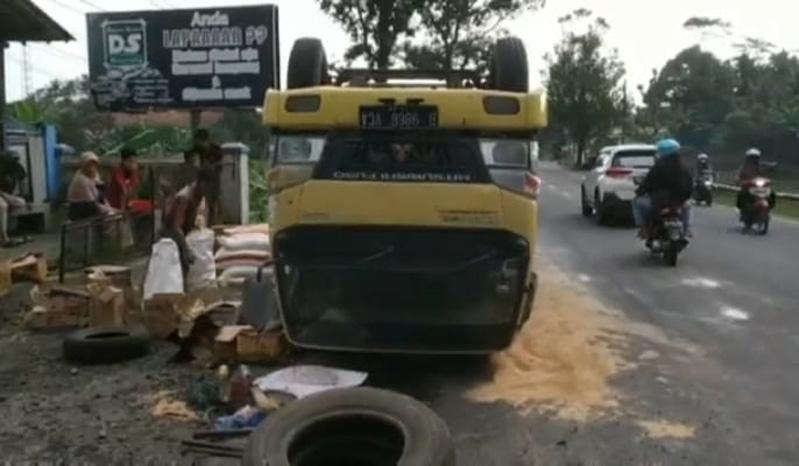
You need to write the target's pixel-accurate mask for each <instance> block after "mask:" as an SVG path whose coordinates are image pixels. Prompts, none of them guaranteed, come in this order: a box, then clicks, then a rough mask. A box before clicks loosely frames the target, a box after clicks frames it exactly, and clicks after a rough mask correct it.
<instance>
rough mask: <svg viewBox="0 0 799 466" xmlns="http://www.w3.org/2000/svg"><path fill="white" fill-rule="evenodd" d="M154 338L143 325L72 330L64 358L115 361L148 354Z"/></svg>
mask: <svg viewBox="0 0 799 466" xmlns="http://www.w3.org/2000/svg"><path fill="white" fill-rule="evenodd" d="M149 350H150V340H149V338H148V336H147V333H146V332H145V331H144V329H143V328H127V327H89V328H86V329H83V330H78V331H76V332H73V333H71V334H69V335H68V336H67V337H66V338H65V339H64V343H63V351H64V359H66V360H67V361H71V362H77V363H82V364H111V363H115V362H121V361H127V360H128V359H134V358H138V357H141V356H144V355H145V354H147V352H148V351H149Z"/></svg>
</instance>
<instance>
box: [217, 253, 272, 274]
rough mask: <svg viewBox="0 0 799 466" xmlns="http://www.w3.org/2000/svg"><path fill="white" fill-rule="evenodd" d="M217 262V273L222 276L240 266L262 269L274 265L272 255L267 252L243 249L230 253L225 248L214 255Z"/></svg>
mask: <svg viewBox="0 0 799 466" xmlns="http://www.w3.org/2000/svg"><path fill="white" fill-rule="evenodd" d="M214 259H215V260H216V271H217V273H219V274H222V273H223V271H224V270H226V269H229V268H230V267H235V266H238V265H245V266H251V267H260V266H263V265H266V264H271V263H272V255H271V254H269V253H268V252H266V251H258V250H255V249H242V250H240V251H229V250H227V249H225V248H222V249H220V250H219V251H217V252H216V254H215V255H214Z"/></svg>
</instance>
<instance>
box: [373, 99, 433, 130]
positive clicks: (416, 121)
mask: <svg viewBox="0 0 799 466" xmlns="http://www.w3.org/2000/svg"><path fill="white" fill-rule="evenodd" d="M360 119H361V128H363V129H383V130H403V129H431V128H436V127H438V108H437V107H433V106H430V105H382V106H374V107H361V109H360Z"/></svg>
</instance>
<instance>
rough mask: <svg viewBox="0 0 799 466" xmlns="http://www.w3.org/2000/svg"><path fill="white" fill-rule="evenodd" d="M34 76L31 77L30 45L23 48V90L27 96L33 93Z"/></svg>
mask: <svg viewBox="0 0 799 466" xmlns="http://www.w3.org/2000/svg"><path fill="white" fill-rule="evenodd" d="M32 86H33V76H31V54H30V49H29V48H28V44H24V45H23V46H22V89H23V90H24V93H25V95H28V94H30V93H31V87H32Z"/></svg>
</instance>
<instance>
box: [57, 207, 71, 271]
mask: <svg viewBox="0 0 799 466" xmlns="http://www.w3.org/2000/svg"><path fill="white" fill-rule="evenodd" d="M67 223H69V222H67ZM67 223H64V224H63V225H61V254H60V256H59V257H58V283H64V268H65V267H66V263H67V261H66V254H67V251H66V244H67Z"/></svg>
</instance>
